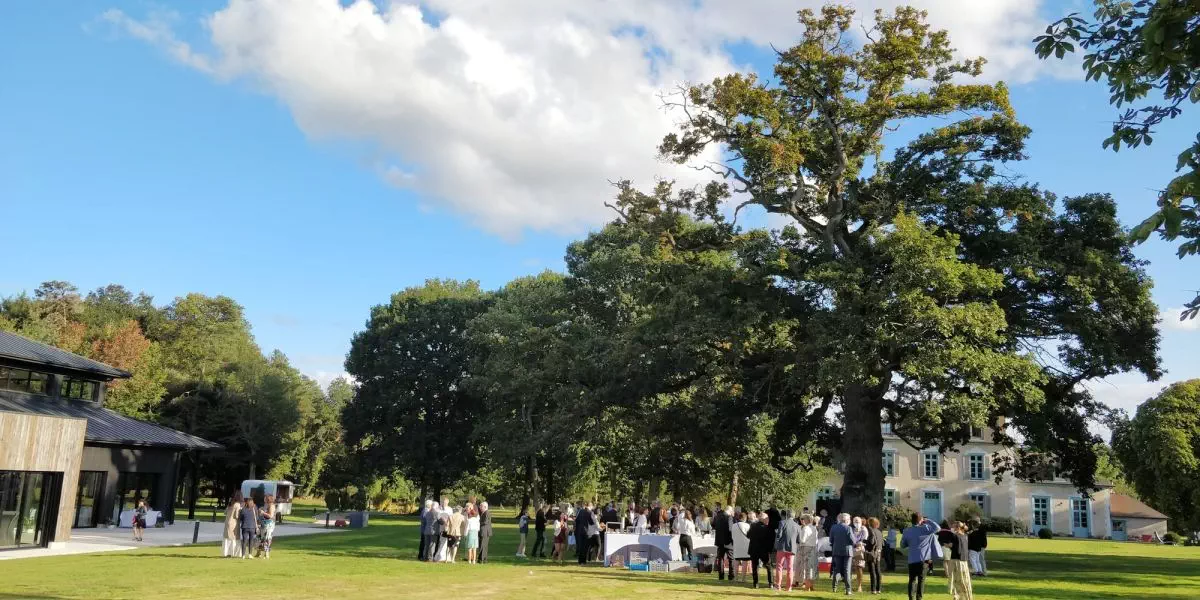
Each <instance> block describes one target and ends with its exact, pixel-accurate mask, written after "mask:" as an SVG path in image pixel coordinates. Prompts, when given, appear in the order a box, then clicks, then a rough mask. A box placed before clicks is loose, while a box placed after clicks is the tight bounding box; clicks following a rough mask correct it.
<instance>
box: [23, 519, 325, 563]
mask: <svg viewBox="0 0 1200 600" xmlns="http://www.w3.org/2000/svg"><path fill="white" fill-rule="evenodd" d="M193 523H195V521H176V522H175V524H174V525H167V526H166V527H163V528H161V529H160V528H155V527H152V528H150V529H147V530H146V535H145V536H143V537H144V538H145V539H146V541H144V542H135V541H133V539H132V538H133V530H132V529H120V528H115V529H107V528H96V529H72V530H71V539H70V541H68V542H66V543H64V544H61V545H59V547H57V548H29V549H20V550H4V551H0V560H12V559H16V558H34V557H38V556H64V555H67V554H89V553H92V552H116V551H119V550H134V549H137V548H146V547H153V546H186V545H188V544H191V543H192V529H193V527H195V525H193ZM335 531H340V530H339V529H334V528H332V527H331V528H329V529H326V528H325V527H323V526H319V525H309V524H304V523H286V524H283V525H276V526H275V537H286V536H290V535H313V534H318V533H333V532H335ZM224 532H225V525H224V523H221V522H217V523H211V522H209V521H200V537H199V538H198V539H197V542H219V541H221V537H222V536H223V535H224ZM217 550H218V551H219V550H220V549H217Z"/></svg>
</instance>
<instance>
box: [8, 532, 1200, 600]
mask: <svg viewBox="0 0 1200 600" xmlns="http://www.w3.org/2000/svg"><path fill="white" fill-rule="evenodd" d="M500 521H501V522H502V523H503V524H501V525H500V526H499V532H498V535H497V537H496V538H494V540H493V543H492V550H493V560H494V563H493V564H489V565H475V566H471V565H467V564H461V563H460V564H456V565H445V564H425V563H421V562H418V561H417V560H415V555H416V548H417V538H416V521H415V520H414V519H410V518H373V519H372V521H371V526H370V527H368V528H367V529H365V530H360V531H346V532H339V533H333V534H328V535H316V536H303V537H298V538H290V539H289V538H280V539H277V540H276V541H275V551H274V556H273V557H272V558H271V560H270V561H248V560H246V561H243V560H232V559H222V558H220V557H219V548H217V547H216V546H215V545H212V544H209V545H201V546H194V547H188V548H148V549H146V550H140V551H136V552H121V553H109V554H94V555H82V556H64V557H53V558H38V559H28V560H15V561H2V562H0V582H3V585H0V598H41V599H48V598H84V599H89V600H96V599H101V598H138V599H143V598H181V599H186V598H212V599H220V600H228V599H230V598H255V599H267V598H281V599H283V598H286V599H289V600H294V599H304V598H352V599H355V600H374V599H381V600H382V599H387V600H392V599H395V598H438V599H441V600H447V599H458V598H496V599H505V598H514V599H516V598H520V599H522V600H527V599H529V598H539V597H544V596H546V594H547V593H548V591H547V590H548V589H555V590H558V592H557V593H556V595H560V596H563V595H565V596H570V597H575V598H635V597H646V598H650V597H653V598H696V597H710V598H729V597H739V598H740V597H757V596H762V597H770V596H773V595H775V594H773V593H772V592H771V591H769V590H753V589H750V588H749V586H743V585H741V584H734V585H730V584H725V583H721V582H718V581H717V580H716V576H715V575H712V576H702V575H685V574H676V575H650V574H646V573H631V572H626V571H619V570H613V569H603V568H600V567H589V568H579V567H575V566H565V567H559V566H556V565H555V566H552V565H548V564H546V563H544V562H541V561H519V560H517V559H515V558H513V557H512V554H513V552H514V551H515V547H516V528H515V526H514V525H512V524H511V521H512V520H511V518H503V519H500ZM153 534H154V531H153V530H151V531H149V532H148V533H147V536H148V537H149V536H153ZM991 545H992V548H991V549H990V551H989V566H990V569H991V577H989V578H987V579H984V580H977V581H976V582H975V592H976V597H977V598H984V599H988V600H993V599H995V600H1016V599H1022V600H1024V599H1035V598H1036V599H1043V598H1058V599H1070V600H1074V599H1079V600H1082V599H1085V598H1086V599H1092V598H1130V599H1133V598H1155V599H1173V600H1174V599H1177V600H1183V599H1185V598H1187V599H1194V598H1198V597H1200V548H1182V547H1165V546H1145V545H1138V544H1129V543H1112V542H1098V541H1070V540H1052V541H1040V540H1025V539H1004V538H995V539H993V540H992V544H991ZM901 568H903V565H901ZM939 573H940V569H939ZM828 583H829V581H828V579H822V580H821V582H820V584H821V585H820V589H822V590H825V589H826V588H825V586H827V585H828ZM904 585H905V580H904V579H903V576H902V575H901V574H899V573H895V574H888V576H887V578H886V582H885V584H884V592H885V593H884V595H883V596H881V597H882V598H904V597H906V595H905V590H904ZM927 591H928V593H927V594H926V598H934V599H940V598H948V597H949V595H948V594H947V593H946V588H945V580H944V579H942V578H941V577H934V578H932V579H931V580H930V582H929V586H928V588H927ZM796 595H797V596H799V595H800V594H799V593H798V592H797V593H796ZM810 597H829V598H832V597H833V596H832V595H831V594H830V593H829V592H827V591H822V592H821V593H819V594H816V595H815V596H810Z"/></svg>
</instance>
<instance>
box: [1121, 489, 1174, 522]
mask: <svg viewBox="0 0 1200 600" xmlns="http://www.w3.org/2000/svg"><path fill="white" fill-rule="evenodd" d="M1109 514H1111V515H1112V516H1114V517H1125V518H1127V519H1166V518H1167V515H1164V514H1162V513H1160V512H1158V511H1157V510H1154V509H1153V508H1150V507H1149V506H1147V505H1146V504H1145V503H1143V502H1142V501H1141V500H1138V499H1137V498H1134V497H1132V496H1126V495H1125V494H1113V495H1112V499H1111V500H1109Z"/></svg>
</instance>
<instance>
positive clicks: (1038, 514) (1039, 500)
mask: <svg viewBox="0 0 1200 600" xmlns="http://www.w3.org/2000/svg"><path fill="white" fill-rule="evenodd" d="M1049 526H1050V498H1048V497H1046V496H1034V497H1033V527H1031V528H1030V529H1031V531H1033V533H1037V532H1038V531H1040V530H1042V529H1043V528H1046V527H1049Z"/></svg>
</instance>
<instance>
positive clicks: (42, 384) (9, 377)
mask: <svg viewBox="0 0 1200 600" xmlns="http://www.w3.org/2000/svg"><path fill="white" fill-rule="evenodd" d="M49 381H50V376H49V375H47V374H45V373H38V372H37V371H26V370H25V369H10V368H5V367H0V389H5V390H16V391H18V392H29V393H31V394H45V393H46V390H48V389H49V388H50V385H49Z"/></svg>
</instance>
